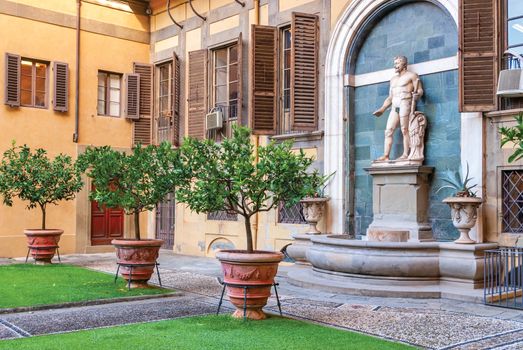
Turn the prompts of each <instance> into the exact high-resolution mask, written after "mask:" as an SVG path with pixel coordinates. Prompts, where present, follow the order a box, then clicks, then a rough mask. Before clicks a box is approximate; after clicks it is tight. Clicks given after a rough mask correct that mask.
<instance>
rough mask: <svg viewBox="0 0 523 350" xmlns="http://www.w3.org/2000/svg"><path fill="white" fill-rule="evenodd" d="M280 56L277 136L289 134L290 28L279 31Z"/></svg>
mask: <svg viewBox="0 0 523 350" xmlns="http://www.w3.org/2000/svg"><path fill="white" fill-rule="evenodd" d="M280 42H281V49H280V52H281V55H280V91H281V93H280V96H281V100H280V101H281V102H280V118H279V123H278V134H288V133H290V132H291V28H290V27H287V28H284V29H282V30H281V40H280Z"/></svg>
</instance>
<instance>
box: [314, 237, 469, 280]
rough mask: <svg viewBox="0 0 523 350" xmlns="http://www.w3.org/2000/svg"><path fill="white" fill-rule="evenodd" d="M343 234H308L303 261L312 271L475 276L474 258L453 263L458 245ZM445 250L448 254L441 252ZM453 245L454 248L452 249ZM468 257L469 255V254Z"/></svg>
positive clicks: (459, 248) (392, 275)
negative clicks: (304, 260) (353, 236)
mask: <svg viewBox="0 0 523 350" xmlns="http://www.w3.org/2000/svg"><path fill="white" fill-rule="evenodd" d="M348 238H349V236H347V235H322V236H311V238H310V240H311V242H312V245H311V246H310V247H309V248H308V249H307V252H306V255H307V260H308V261H309V262H310V263H311V264H312V266H313V269H314V270H315V271H316V272H324V273H331V274H335V275H347V276H353V275H360V276H361V275H367V276H377V277H378V276H380V277H386V278H391V277H392V278H398V279H405V280H409V279H412V278H414V279H417V278H421V279H437V278H438V277H440V276H442V272H443V275H446V276H448V277H454V278H465V279H476V278H477V277H479V276H477V275H476V274H477V270H478V269H477V268H478V266H477V265H476V264H477V262H478V261H477V260H476V259H477V258H478V257H475V258H476V259H474V255H475V254H474V253H473V252H469V254H470V253H472V260H474V263H473V264H472V265H473V266H470V265H469V266H467V265H468V264H463V263H461V264H455V261H456V259H458V260H461V259H462V258H463V257H460V256H459V255H461V254H460V252H459V250H461V249H462V247H459V246H456V245H454V244H452V243H441V242H372V241H360V240H355V239H348ZM442 246H445V247H444V249H443V250H448V251H449V252H450V255H449V254H442ZM453 246H456V247H455V248H456V250H457V251H453V250H454V249H453ZM469 258H470V257H469Z"/></svg>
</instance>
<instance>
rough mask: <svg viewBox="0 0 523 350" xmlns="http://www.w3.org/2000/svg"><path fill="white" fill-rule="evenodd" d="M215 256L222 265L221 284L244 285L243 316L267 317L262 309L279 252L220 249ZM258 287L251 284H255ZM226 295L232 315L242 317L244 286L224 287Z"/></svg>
mask: <svg viewBox="0 0 523 350" xmlns="http://www.w3.org/2000/svg"><path fill="white" fill-rule="evenodd" d="M216 258H218V260H220V262H221V264H222V271H223V276H224V279H223V281H224V282H225V283H231V284H235V285H242V286H244V285H246V286H249V288H247V302H246V305H247V312H246V317H247V318H249V319H252V320H262V319H264V318H266V317H267V316H266V315H265V313H264V312H263V311H262V308H263V307H264V306H265V305H266V304H267V299H268V298H269V296H270V295H271V288H272V284H273V283H274V277H275V276H276V273H277V272H278V264H279V263H280V261H281V260H282V259H283V254H282V253H279V252H267V251H255V252H254V253H252V254H248V253H246V252H245V251H243V250H222V251H219V252H218V253H216ZM257 285H260V287H251V286H257ZM227 294H228V295H229V299H230V301H231V303H232V304H233V305H234V306H236V311H235V312H234V313H233V317H236V318H242V317H243V305H244V288H242V287H236V286H228V287H227Z"/></svg>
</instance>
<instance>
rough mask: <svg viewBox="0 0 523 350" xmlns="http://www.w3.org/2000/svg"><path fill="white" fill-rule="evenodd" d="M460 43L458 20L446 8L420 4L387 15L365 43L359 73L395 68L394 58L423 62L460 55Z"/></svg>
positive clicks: (359, 63)
mask: <svg viewBox="0 0 523 350" xmlns="http://www.w3.org/2000/svg"><path fill="white" fill-rule="evenodd" d="M457 51H458V41H457V32H456V25H455V23H454V20H453V19H452V18H451V17H450V16H449V15H447V14H446V13H445V12H444V11H443V10H442V9H440V8H439V7H437V6H436V5H433V4H431V3H428V2H424V1H419V2H416V3H412V4H407V5H403V6H401V7H398V8H397V9H395V10H394V11H392V12H390V13H389V14H387V15H385V16H384V17H383V18H382V19H381V20H380V21H379V22H378V23H377V24H376V25H375V26H374V27H373V28H372V30H370V32H369V34H368V36H367V37H366V39H365V42H364V43H363V45H362V47H361V49H360V51H359V54H358V58H357V61H356V67H355V68H356V69H355V74H363V73H369V72H375V71H379V70H383V69H387V68H391V67H392V58H393V57H395V56H398V55H403V56H407V59H408V60H409V63H420V62H426V61H432V60H436V59H440V58H445V57H450V56H454V55H456V52H457Z"/></svg>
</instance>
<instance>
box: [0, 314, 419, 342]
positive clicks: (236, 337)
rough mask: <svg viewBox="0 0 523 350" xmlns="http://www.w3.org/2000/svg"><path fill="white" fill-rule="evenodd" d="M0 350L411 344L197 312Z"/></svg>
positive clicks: (290, 323) (280, 321)
mask: <svg viewBox="0 0 523 350" xmlns="http://www.w3.org/2000/svg"><path fill="white" fill-rule="evenodd" d="M0 349H17V350H21V349H38V350H45V349H68V350H72V349H82V350H83V349H97V350H100V349H109V350H116V349H155V350H157V349H184V350H186V349H187V350H190V349H195V350H201V349H220V350H222V349H241V350H243V349H248V350H254V349H260V350H262V349H263V350H267V349H272V350H276V349H285V350H291V349H299V350H305V349H327V350H334V349H344V350H345V349H365V350H372V349H380V350H381V349H413V348H412V347H409V346H407V345H404V344H400V343H392V342H388V341H385V340H382V339H378V338H374V337H370V336H367V335H362V334H359V333H353V332H348V331H344V330H339V329H334V328H330V327H323V326H318V325H315V324H311V323H306V322H301V321H296V320H291V319H286V318H280V317H271V318H269V319H267V320H265V321H247V322H244V321H243V320H236V319H233V318H231V317H230V316H222V315H221V316H201V317H190V318H181V319H175V320H168V321H160V322H151V323H140V324H133V325H127V326H120V327H111V328H101V329H94V330H88V331H80V332H73V333H65V334H54V335H46V336H39V337H33V338H24V339H16V340H5V341H0Z"/></svg>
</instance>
